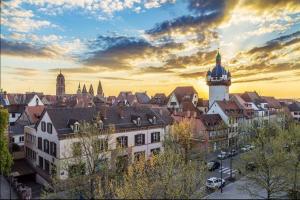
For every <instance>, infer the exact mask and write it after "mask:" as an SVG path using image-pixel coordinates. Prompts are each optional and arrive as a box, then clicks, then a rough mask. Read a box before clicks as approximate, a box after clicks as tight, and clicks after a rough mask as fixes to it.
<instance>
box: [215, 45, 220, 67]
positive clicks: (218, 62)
mask: <svg viewBox="0 0 300 200" xmlns="http://www.w3.org/2000/svg"><path fill="white" fill-rule="evenodd" d="M216 64H217V65H221V54H220V51H219V48H218V53H217V56H216Z"/></svg>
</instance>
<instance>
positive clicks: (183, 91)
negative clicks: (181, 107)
mask: <svg viewBox="0 0 300 200" xmlns="http://www.w3.org/2000/svg"><path fill="white" fill-rule="evenodd" d="M173 93H174V94H175V96H176V98H177V100H178V101H179V103H181V102H182V101H183V100H186V99H187V98H189V99H190V100H192V99H193V95H194V94H198V93H197V91H196V90H195V89H194V87H193V86H184V87H176V88H175V89H174V90H173V92H172V93H171V94H173ZM170 96H171V95H170Z"/></svg>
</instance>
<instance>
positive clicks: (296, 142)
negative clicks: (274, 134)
mask: <svg viewBox="0 0 300 200" xmlns="http://www.w3.org/2000/svg"><path fill="white" fill-rule="evenodd" d="M278 141H280V142H281V146H283V147H284V148H285V149H286V151H285V153H286V155H285V157H286V158H287V159H288V164H287V165H286V167H285V168H284V170H285V171H286V175H287V176H286V179H287V182H289V183H291V184H289V185H290V187H291V192H292V195H298V196H292V197H293V198H295V199H299V198H300V196H299V195H300V194H299V193H300V184H299V171H300V125H299V124H296V123H295V122H292V121H290V122H289V123H288V125H287V128H286V129H283V131H282V133H281V134H280V137H279V139H278ZM297 191H298V194H297Z"/></svg>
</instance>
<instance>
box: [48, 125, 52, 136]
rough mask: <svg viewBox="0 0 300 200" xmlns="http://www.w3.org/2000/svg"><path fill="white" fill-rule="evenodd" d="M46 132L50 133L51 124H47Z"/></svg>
mask: <svg viewBox="0 0 300 200" xmlns="http://www.w3.org/2000/svg"><path fill="white" fill-rule="evenodd" d="M47 132H48V133H50V134H51V133H52V124H51V123H47Z"/></svg>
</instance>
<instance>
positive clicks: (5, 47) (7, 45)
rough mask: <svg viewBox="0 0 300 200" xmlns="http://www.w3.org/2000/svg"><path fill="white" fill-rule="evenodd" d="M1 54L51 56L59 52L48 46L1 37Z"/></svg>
mask: <svg viewBox="0 0 300 200" xmlns="http://www.w3.org/2000/svg"><path fill="white" fill-rule="evenodd" d="M0 42H1V54H3V55H10V56H22V57H44V58H53V57H56V56H59V52H58V51H56V50H55V49H53V48H51V47H48V46H37V45H32V44H30V43H26V42H13V41H9V40H6V39H3V38H1V39H0Z"/></svg>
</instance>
